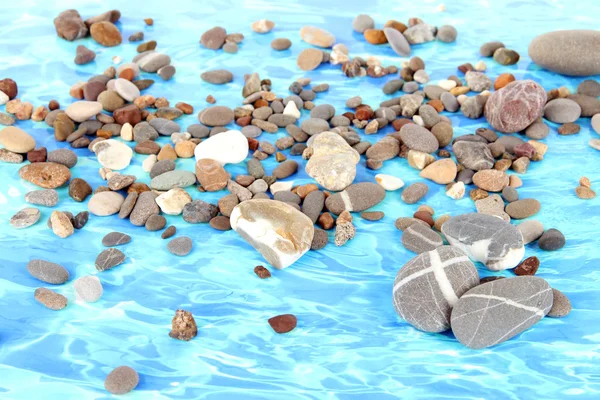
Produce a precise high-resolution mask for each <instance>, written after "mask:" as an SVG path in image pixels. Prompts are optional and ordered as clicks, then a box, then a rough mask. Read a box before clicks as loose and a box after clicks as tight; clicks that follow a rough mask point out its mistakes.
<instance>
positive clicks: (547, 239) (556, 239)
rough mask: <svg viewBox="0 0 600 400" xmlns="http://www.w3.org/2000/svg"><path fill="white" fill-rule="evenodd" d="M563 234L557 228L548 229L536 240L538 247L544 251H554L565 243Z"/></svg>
mask: <svg viewBox="0 0 600 400" xmlns="http://www.w3.org/2000/svg"><path fill="white" fill-rule="evenodd" d="M566 242H567V241H566V239H565V235H563V234H562V232H561V231H559V230H558V229H554V228H551V229H548V230H547V231H546V232H544V234H543V235H542V236H541V237H540V238H539V240H538V246H540V249H542V250H546V251H555V250H559V249H562V248H563V247H564V246H565V244H566Z"/></svg>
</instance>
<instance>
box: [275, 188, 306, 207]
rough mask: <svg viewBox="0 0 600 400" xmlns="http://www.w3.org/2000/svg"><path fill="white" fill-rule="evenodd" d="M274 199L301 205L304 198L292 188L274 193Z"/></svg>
mask: <svg viewBox="0 0 600 400" xmlns="http://www.w3.org/2000/svg"><path fill="white" fill-rule="evenodd" d="M273 199H274V200H277V201H283V202H284V203H289V204H296V205H300V202H301V201H302V199H300V196H298V195H297V194H296V193H294V192H292V191H290V190H280V191H278V192H276V193H275V194H274V195H273Z"/></svg>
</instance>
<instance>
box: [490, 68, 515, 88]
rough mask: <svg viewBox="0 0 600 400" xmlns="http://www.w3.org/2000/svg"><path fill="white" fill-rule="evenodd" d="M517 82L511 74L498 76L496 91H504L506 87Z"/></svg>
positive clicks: (495, 83) (495, 84)
mask: <svg viewBox="0 0 600 400" xmlns="http://www.w3.org/2000/svg"><path fill="white" fill-rule="evenodd" d="M514 81H515V76H514V75H513V74H511V73H508V72H506V73H504V74H500V76H498V77H497V78H496V81H495V82H494V89H496V90H499V89H502V88H503V87H504V86H506V85H508V84H509V83H511V82H514Z"/></svg>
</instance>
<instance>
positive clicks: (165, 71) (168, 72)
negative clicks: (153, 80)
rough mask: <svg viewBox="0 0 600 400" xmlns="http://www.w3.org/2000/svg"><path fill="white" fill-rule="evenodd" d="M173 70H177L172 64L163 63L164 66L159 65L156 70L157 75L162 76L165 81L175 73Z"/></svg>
mask: <svg viewBox="0 0 600 400" xmlns="http://www.w3.org/2000/svg"><path fill="white" fill-rule="evenodd" d="M175 72H177V70H176V69H175V67H174V66H172V65H165V66H164V67H160V68H159V69H158V71H156V73H157V74H158V76H160V77H161V78H163V79H164V80H165V81H168V80H169V79H171V78H172V77H173V76H174V75H175Z"/></svg>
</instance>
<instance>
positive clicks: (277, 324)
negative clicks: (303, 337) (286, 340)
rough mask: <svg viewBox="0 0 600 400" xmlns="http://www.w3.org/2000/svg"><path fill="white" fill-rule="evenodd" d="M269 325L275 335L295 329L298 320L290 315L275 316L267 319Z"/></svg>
mask: <svg viewBox="0 0 600 400" xmlns="http://www.w3.org/2000/svg"><path fill="white" fill-rule="evenodd" d="M268 322H269V325H271V328H273V330H274V331H275V332H277V333H287V332H290V331H292V330H294V329H295V328H296V325H297V323H298V320H297V319H296V316H294V315H292V314H283V315H277V316H275V317H272V318H269V319H268Z"/></svg>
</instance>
